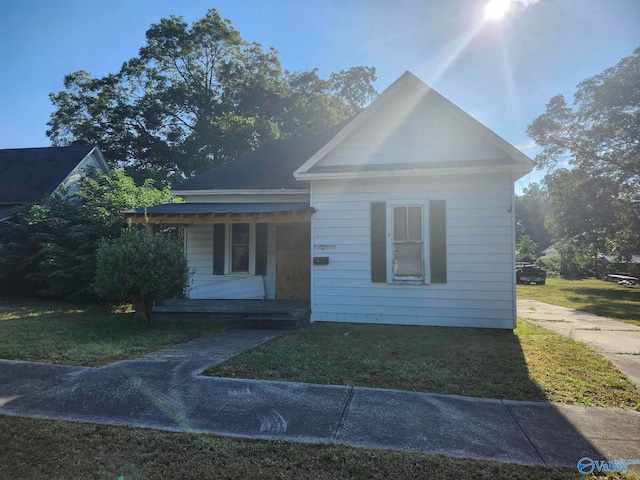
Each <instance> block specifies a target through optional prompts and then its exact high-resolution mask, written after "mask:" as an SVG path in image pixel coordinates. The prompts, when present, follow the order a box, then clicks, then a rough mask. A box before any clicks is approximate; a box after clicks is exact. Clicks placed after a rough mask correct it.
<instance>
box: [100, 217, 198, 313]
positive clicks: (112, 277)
mask: <svg viewBox="0 0 640 480" xmlns="http://www.w3.org/2000/svg"><path fill="white" fill-rule="evenodd" d="M97 263H98V268H97V271H96V279H95V289H96V292H97V293H98V294H99V295H100V296H101V297H102V298H105V299H106V300H110V301H122V302H132V303H134V304H144V305H145V313H146V315H147V318H146V320H147V321H149V320H150V318H149V317H148V316H149V315H150V312H151V309H150V307H151V304H152V302H153V300H154V299H164V298H170V297H173V296H175V295H178V294H180V293H182V292H183V290H184V289H185V288H186V286H187V282H188V280H189V269H188V266H187V260H186V257H185V256H184V252H183V251H182V248H181V247H180V244H179V243H178V242H176V241H175V240H172V239H170V238H168V237H165V236H163V235H150V234H148V233H147V232H145V231H143V230H132V229H130V230H127V231H126V232H124V233H123V235H122V236H121V237H120V238H118V239H116V240H113V241H111V242H107V241H105V240H103V241H101V242H100V247H99V248H98V252H97Z"/></svg>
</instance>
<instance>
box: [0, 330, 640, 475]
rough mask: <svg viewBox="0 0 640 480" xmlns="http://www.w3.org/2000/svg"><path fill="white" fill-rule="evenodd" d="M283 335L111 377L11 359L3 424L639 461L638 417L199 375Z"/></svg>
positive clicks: (490, 456)
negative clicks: (34, 421)
mask: <svg viewBox="0 0 640 480" xmlns="http://www.w3.org/2000/svg"><path fill="white" fill-rule="evenodd" d="M275 335H276V332H272V331H255V330H230V331H226V332H223V333H222V334H220V335H216V336H214V337H210V338H206V339H200V340H196V341H194V342H190V343H187V344H184V345H181V346H178V347H174V348H171V349H168V350H164V351H160V352H155V353H153V354H151V355H148V356H147V357H146V358H143V359H140V360H132V361H123V362H117V363H113V364H110V365H106V366H104V367H102V368H84V367H69V366H63V365H51V364H43V363H30V362H15V361H6V360H0V414H5V415H12V416H23V417H36V418H49V419H57V420H67V421H80V422H90V423H100V424H108V425H119V426H123V425H126V426H132V427H143V428H154V429H161V430H170V431H178V432H197V433H207V434H216V435H223V436H230V437H242V438H257V439H268V440H273V439H280V440H288V441H295V442H335V443H339V444H345V445H351V446H356V447H367V448H382V449H402V450H421V451H425V452H427V453H442V454H445V455H448V456H453V457H464V458H475V459H483V460H494V461H498V462H507V463H520V464H529V465H550V466H567V467H571V468H575V467H576V465H577V462H578V460H579V459H581V458H583V457H590V458H592V459H594V460H609V459H618V458H623V459H640V441H638V433H639V432H640V412H635V411H630V410H622V409H615V408H611V409H604V408H594V407H578V406H571V405H560V404H552V403H537V402H516V401H507V400H493V399H482V398H472V397H461V396H453V395H439V394H426V393H417V392H407V391H398V390H385V389H373V388H358V387H348V386H327V385H311V384H302V383H293V382H274V381H261V380H242V379H230V378H211V377H202V376H198V373H199V372H200V371H202V370H203V369H204V368H205V367H206V366H208V365H211V364H214V363H217V362H220V361H223V360H225V359H226V358H228V357H230V356H231V355H233V354H235V353H237V352H238V351H239V350H242V349H244V348H247V347H248V346H250V345H255V344H259V343H262V342H264V341H266V340H268V339H269V338H272V337H273V336H275ZM633 469H635V470H636V471H637V470H638V466H635V467H633Z"/></svg>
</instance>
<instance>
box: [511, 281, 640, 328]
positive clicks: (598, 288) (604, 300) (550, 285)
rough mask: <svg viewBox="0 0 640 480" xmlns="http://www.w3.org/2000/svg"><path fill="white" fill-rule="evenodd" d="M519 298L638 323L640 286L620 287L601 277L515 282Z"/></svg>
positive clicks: (639, 317) (639, 320)
mask: <svg viewBox="0 0 640 480" xmlns="http://www.w3.org/2000/svg"><path fill="white" fill-rule="evenodd" d="M517 292H518V298H519V299H527V300H539V301H541V302H546V303H551V304H553V305H560V306H561V307H568V308H575V309H576V310H582V311H584V312H588V313H594V314H596V315H602V316H604V317H611V318H617V319H619V320H623V321H625V322H628V323H632V324H634V325H638V326H640V287H633V288H629V287H622V286H620V285H616V284H615V283H611V282H605V281H603V280H596V279H587V280H563V279H560V278H548V279H547V284H546V285H544V286H541V285H540V286H539V285H518V286H517Z"/></svg>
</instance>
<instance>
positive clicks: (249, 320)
mask: <svg viewBox="0 0 640 480" xmlns="http://www.w3.org/2000/svg"><path fill="white" fill-rule="evenodd" d="M307 321H308V317H307V316H306V315H295V314H284V315H283V314H262V315H247V316H245V317H244V318H243V319H242V321H241V325H242V326H243V327H244V328H259V329H261V328H267V329H272V328H275V329H279V330H284V329H290V328H298V327H300V326H301V325H302V324H304V323H306V322H307Z"/></svg>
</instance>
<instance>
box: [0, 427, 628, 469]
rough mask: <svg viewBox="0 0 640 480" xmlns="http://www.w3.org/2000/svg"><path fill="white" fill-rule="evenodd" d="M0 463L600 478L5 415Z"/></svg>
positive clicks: (411, 455) (19, 466) (0, 430)
mask: <svg viewBox="0 0 640 480" xmlns="http://www.w3.org/2000/svg"><path fill="white" fill-rule="evenodd" d="M0 458H2V462H0V478H15V479H17V478H48V479H65V480H66V479H68V478H105V479H114V480H115V479H117V478H124V479H125V480H129V479H144V478H181V479H190V478H193V479H201V478H216V479H218V478H220V479H227V478H233V479H244V478H279V479H280V478H294V479H302V478H309V479H343V478H380V479H387V478H391V479H407V478H425V479H427V478H428V479H456V480H457V479H462V478H464V479H478V480H480V479H525V480H534V479H539V480H547V479H567V480H569V479H576V480H577V479H584V478H597V477H595V476H584V475H581V474H580V473H578V470H577V469H576V468H546V467H527V466H521V465H507V464H500V463H494V462H485V461H475V460H462V459H453V458H448V457H445V456H442V455H427V454H423V453H405V452H391V451H382V450H365V449H355V448H349V447H341V446H337V445H303V444H295V443H284V442H267V441H249V440H236V439H229V438H221V437H214V436H208V435H194V434H183V433H169V432H160V431H153V430H144V429H132V428H126V427H108V426H101V425H88V424H80V423H65V422H56V421H52V420H35V419H27V418H13V417H2V416H0ZM616 478H619V477H617V476H616ZM628 478H637V477H632V476H631V475H630V476H629V477H628Z"/></svg>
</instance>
